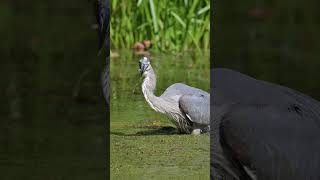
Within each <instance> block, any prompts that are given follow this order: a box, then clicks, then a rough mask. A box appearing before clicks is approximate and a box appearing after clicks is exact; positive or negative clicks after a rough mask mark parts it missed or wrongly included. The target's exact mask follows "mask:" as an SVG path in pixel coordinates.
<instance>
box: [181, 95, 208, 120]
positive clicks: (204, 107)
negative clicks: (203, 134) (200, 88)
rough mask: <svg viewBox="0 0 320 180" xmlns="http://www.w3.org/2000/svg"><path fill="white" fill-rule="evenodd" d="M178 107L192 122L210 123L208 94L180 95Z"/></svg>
mask: <svg viewBox="0 0 320 180" xmlns="http://www.w3.org/2000/svg"><path fill="white" fill-rule="evenodd" d="M179 107H180V109H181V110H182V112H184V113H185V115H186V116H187V117H188V119H189V120H190V121H192V122H195V123H198V124H203V125H209V124H210V109H209V108H210V95H204V94H201V95H190V94H186V95H182V96H181V97H180V99H179Z"/></svg>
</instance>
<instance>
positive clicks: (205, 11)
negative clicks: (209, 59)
mask: <svg viewBox="0 0 320 180" xmlns="http://www.w3.org/2000/svg"><path fill="white" fill-rule="evenodd" d="M110 39H111V40H110V41H111V47H112V48H114V49H119V48H131V46H132V45H133V44H134V43H135V42H139V41H143V40H151V41H152V43H153V44H154V47H155V49H159V50H173V51H183V50H190V49H196V50H201V49H209V48H210V1H209V0H203V1H200V0H177V1H154V0H138V1H123V0H122V1H121V0H111V26H110Z"/></svg>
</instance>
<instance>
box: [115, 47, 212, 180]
mask: <svg viewBox="0 0 320 180" xmlns="http://www.w3.org/2000/svg"><path fill="white" fill-rule="evenodd" d="M118 53H119V54H120V57H119V58H113V59H112V60H111V65H110V67H111V72H110V73H111V89H112V95H111V98H112V99H111V165H110V166H111V171H112V173H111V178H114V179H119V178H128V177H129V176H130V177H134V178H138V177H139V178H142V179H150V178H164V179H168V178H174V179H177V178H178V179H179V178H181V179H182V178H184V179H185V178H187V179H188V178H189V179H194V178H196V179H197V178H199V177H208V178H209V161H210V157H209V148H210V147H209V141H210V140H209V139H210V138H209V136H208V134H204V135H201V136H198V137H194V136H191V135H178V134H176V133H177V132H176V130H175V128H174V125H173V124H172V123H171V122H170V121H169V120H168V119H167V118H166V117H165V116H164V115H162V114H158V113H156V112H155V111H154V110H153V109H151V107H150V106H149V105H148V104H147V102H146V101H145V99H144V97H143V95H142V92H141V83H142V78H141V77H140V74H139V72H138V68H139V66H138V62H139V59H140V57H139V56H134V55H133V54H132V52H131V51H120V52H118ZM151 64H152V67H153V69H154V70H155V72H156V75H157V89H156V94H157V95H161V93H162V92H163V91H164V90H165V89H166V88H167V87H168V86H170V85H171V84H173V83H176V82H182V83H185V84H188V85H190V86H194V87H198V88H201V89H203V90H206V91H209V87H210V83H209V82H210V78H209V73H210V69H209V53H199V54H196V53H192V52H186V53H184V54H180V55H177V54H166V53H162V54H152V55H151ZM160 174H161V175H160Z"/></svg>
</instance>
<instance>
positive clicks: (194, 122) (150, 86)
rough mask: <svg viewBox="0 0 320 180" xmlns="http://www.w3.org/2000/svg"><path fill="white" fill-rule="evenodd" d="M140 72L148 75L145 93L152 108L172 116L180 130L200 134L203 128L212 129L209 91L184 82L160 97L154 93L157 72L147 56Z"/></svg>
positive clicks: (145, 76) (141, 64) (144, 86)
mask: <svg viewBox="0 0 320 180" xmlns="http://www.w3.org/2000/svg"><path fill="white" fill-rule="evenodd" d="M140 72H141V73H142V75H143V76H144V80H143V83H142V92H143V95H144V97H145V99H146V101H147V102H148V104H149V105H150V106H151V108H152V109H154V110H155V111H157V112H160V113H162V114H165V115H166V116H167V117H169V119H171V120H172V121H173V123H174V124H175V125H176V127H177V129H178V131H179V132H180V133H187V134H190V133H196V134H197V133H198V132H199V131H201V132H206V131H208V130H209V126H210V109H209V107H210V95H209V93H207V92H205V91H203V90H201V89H198V88H194V87H191V86H188V85H185V84H182V83H176V84H173V85H171V86H170V87H168V88H167V89H166V90H165V91H164V93H163V94H162V95H161V96H159V97H157V96H155V95H154V90H155V88H156V75H155V73H154V70H153V68H152V67H151V64H150V61H149V59H148V58H146V57H145V58H143V59H142V60H140Z"/></svg>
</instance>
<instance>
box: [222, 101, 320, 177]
mask: <svg viewBox="0 0 320 180" xmlns="http://www.w3.org/2000/svg"><path fill="white" fill-rule="evenodd" d="M311 118H312V117H310V116H309V117H306V116H303V115H302V114H300V113H299V112H294V111H290V110H289V109H288V108H284V107H281V106H280V107H274V106H264V107H258V106H255V105H252V106H242V105H239V106H236V107H233V108H232V109H230V111H229V112H228V113H226V114H225V115H224V116H223V118H222V121H221V125H220V138H221V140H220V142H221V145H222V148H223V149H224V153H226V154H228V156H229V157H231V159H232V161H233V162H234V164H236V165H238V166H239V165H242V168H243V169H245V168H244V167H249V169H251V170H252V171H253V172H254V174H256V175H257V177H259V179H304V178H306V177H317V179H318V178H319V177H320V172H319V170H318V168H319V167H320V164H319V163H320V141H319V137H320V129H319V127H318V126H317V124H316V123H315V121H314V120H313V119H311ZM238 168H241V167H238ZM261 177H262V178H261ZM308 179H309V178H308Z"/></svg>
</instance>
